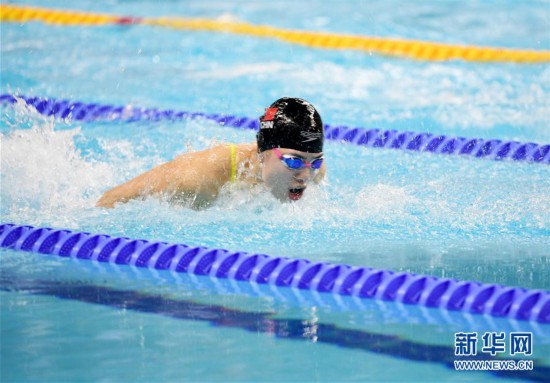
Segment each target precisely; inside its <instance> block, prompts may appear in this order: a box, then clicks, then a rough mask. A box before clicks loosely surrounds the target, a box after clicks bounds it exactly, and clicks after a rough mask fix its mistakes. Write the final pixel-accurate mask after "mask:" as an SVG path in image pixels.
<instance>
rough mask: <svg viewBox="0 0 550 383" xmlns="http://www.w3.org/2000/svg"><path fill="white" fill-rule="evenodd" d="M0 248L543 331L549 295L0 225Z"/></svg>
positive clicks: (549, 317)
mask: <svg viewBox="0 0 550 383" xmlns="http://www.w3.org/2000/svg"><path fill="white" fill-rule="evenodd" d="M0 247H3V248H10V249H15V250H21V251H30V252H35V253H41V254H51V255H58V256H61V257H70V258H75V259H83V260H91V261H96V262H107V263H113V264H117V265H129V266H133V267H143V268H149V269H157V270H168V271H172V272H175V273H191V274H196V275H208V276H210V277H214V278H228V279H233V280H238V281H248V282H251V283H259V284H269V285H276V286H283V287H294V288H298V289H304V290H313V291H318V292H329V293H333V294H341V295H351V296H356V297H359V298H374V299H382V300H386V301H395V302H401V303H404V304H412V305H421V306H427V307H437V308H441V309H447V310H459V311H464V312H470V313H475V314H485V315H492V316H500V317H503V316H504V317H509V318H513V319H518V320H530V321H537V322H542V323H550V292H549V291H544V290H527V289H523V288H514V287H505V286H501V285H494V284H481V283H478V282H464V281H458V280H454V279H446V278H444V279H442V278H437V277H433V276H425V275H417V274H412V273H405V272H399V273H397V272H393V271H386V270H377V269H372V268H367V267H352V266H348V265H339V264H330V263H324V262H312V261H309V260H307V259H291V258H286V257H273V256H269V255H264V254H249V253H246V252H231V251H228V250H225V249H211V248H207V247H190V246H187V245H184V244H170V243H166V242H150V241H147V240H142V239H131V238H126V237H122V238H117V237H110V236H108V235H104V234H91V233H84V232H72V231H70V230H55V229H52V228H35V227H33V226H20V225H14V224H2V225H0Z"/></svg>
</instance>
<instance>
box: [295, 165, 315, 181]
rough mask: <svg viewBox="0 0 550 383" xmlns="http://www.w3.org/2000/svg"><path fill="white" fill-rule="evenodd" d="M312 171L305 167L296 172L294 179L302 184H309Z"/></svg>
mask: <svg viewBox="0 0 550 383" xmlns="http://www.w3.org/2000/svg"><path fill="white" fill-rule="evenodd" d="M311 173H312V170H311V168H309V167H303V168H301V169H299V170H297V171H296V173H295V174H294V179H295V180H296V181H298V182H299V183H301V184H307V183H308V182H309V180H310V179H311Z"/></svg>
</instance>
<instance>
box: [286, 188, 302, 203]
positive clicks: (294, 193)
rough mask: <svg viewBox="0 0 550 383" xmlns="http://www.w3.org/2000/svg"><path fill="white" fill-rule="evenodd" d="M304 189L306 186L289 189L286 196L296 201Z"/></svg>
mask: <svg viewBox="0 0 550 383" xmlns="http://www.w3.org/2000/svg"><path fill="white" fill-rule="evenodd" d="M304 190H306V188H295V189H290V190H289V191H288V198H290V199H291V200H293V201H298V200H299V199H300V198H302V195H303V194H304Z"/></svg>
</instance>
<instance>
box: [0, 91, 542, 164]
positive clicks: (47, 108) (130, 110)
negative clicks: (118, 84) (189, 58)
mask: <svg viewBox="0 0 550 383" xmlns="http://www.w3.org/2000/svg"><path fill="white" fill-rule="evenodd" d="M18 100H20V102H21V101H23V102H25V103H26V104H27V105H30V106H32V107H34V108H35V109H36V111H37V112H38V113H40V114H42V115H45V116H54V117H55V118H59V119H67V118H70V119H72V120H75V121H82V122H92V121H128V122H133V121H141V120H145V121H161V120H167V121H179V120H182V119H189V118H190V119H194V118H202V119H205V120H208V121H213V122H215V123H218V124H220V125H223V126H227V127H232V128H241V129H251V130H258V128H259V124H258V119H257V118H249V117H239V116H230V115H222V114H207V113H198V112H194V113H193V112H185V111H176V110H170V109H167V110H159V109H156V108H135V107H129V106H127V107H124V106H113V105H104V104H95V103H92V104H87V103H83V102H78V101H76V102H75V101H68V100H56V99H51V98H50V99H48V98H41V97H27V96H19V95H18V96H14V95H12V94H2V95H0V104H15V103H17V102H18ZM325 137H326V139H328V140H331V141H337V142H344V143H349V144H354V145H359V146H365V147H368V148H381V149H395V150H402V151H408V152H425V153H436V154H445V155H452V156H457V157H470V158H485V159H490V160H495V161H500V160H511V161H519V162H529V163H534V164H546V165H549V164H550V144H546V145H542V144H537V143H534V142H518V141H507V140H498V139H483V138H465V137H452V136H451V137H449V136H446V135H440V134H432V133H419V132H409V131H398V130H383V129H365V128H360V127H348V126H341V125H329V124H325Z"/></svg>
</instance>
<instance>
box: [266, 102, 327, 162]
mask: <svg viewBox="0 0 550 383" xmlns="http://www.w3.org/2000/svg"><path fill="white" fill-rule="evenodd" d="M256 138H257V140H258V151H259V152H263V151H265V150H269V149H273V148H286V149H294V150H299V151H301V152H307V153H320V152H322V151H323V141H324V130H323V121H322V120H321V116H320V115H319V113H318V112H317V110H315V108H314V107H313V105H311V104H310V103H309V102H307V101H306V100H302V99H301V98H290V97H283V98H281V99H279V100H277V101H275V102H274V103H273V104H271V106H270V107H269V108H267V109H266V110H265V113H264V115H263V116H261V117H260V131H259V132H258V134H257V136H256Z"/></svg>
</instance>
